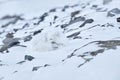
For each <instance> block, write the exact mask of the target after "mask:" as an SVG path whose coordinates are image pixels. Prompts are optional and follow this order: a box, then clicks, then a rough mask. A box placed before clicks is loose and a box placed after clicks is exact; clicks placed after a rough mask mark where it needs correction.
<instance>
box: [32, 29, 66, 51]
mask: <svg viewBox="0 0 120 80" xmlns="http://www.w3.org/2000/svg"><path fill="white" fill-rule="evenodd" d="M66 43H67V38H66V36H65V35H64V34H63V33H62V31H61V30H60V29H58V28H54V29H51V28H50V29H47V30H43V32H41V33H40V34H38V35H36V36H35V37H33V39H32V40H31V45H30V49H31V50H33V51H37V52H45V51H51V50H55V49H59V48H61V47H63V46H65V45H66Z"/></svg>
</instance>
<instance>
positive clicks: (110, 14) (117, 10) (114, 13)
mask: <svg viewBox="0 0 120 80" xmlns="http://www.w3.org/2000/svg"><path fill="white" fill-rule="evenodd" d="M116 14H120V9H118V8H114V9H112V10H110V11H108V14H107V16H108V17H113V16H115V15H116Z"/></svg>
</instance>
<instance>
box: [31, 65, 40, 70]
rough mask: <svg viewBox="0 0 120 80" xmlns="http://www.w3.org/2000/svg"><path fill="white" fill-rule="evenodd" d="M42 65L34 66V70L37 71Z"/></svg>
mask: <svg viewBox="0 0 120 80" xmlns="http://www.w3.org/2000/svg"><path fill="white" fill-rule="evenodd" d="M40 67H42V66H36V67H33V69H32V71H37V70H38V69H39V68H40Z"/></svg>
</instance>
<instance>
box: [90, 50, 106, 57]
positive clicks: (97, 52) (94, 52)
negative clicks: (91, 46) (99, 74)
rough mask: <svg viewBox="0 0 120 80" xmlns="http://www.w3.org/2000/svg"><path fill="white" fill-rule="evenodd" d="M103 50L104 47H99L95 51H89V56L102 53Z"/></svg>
mask: <svg viewBox="0 0 120 80" xmlns="http://www.w3.org/2000/svg"><path fill="white" fill-rule="evenodd" d="M103 52H104V49H99V50H97V51H93V52H90V55H91V56H96V55H97V54H99V53H103Z"/></svg>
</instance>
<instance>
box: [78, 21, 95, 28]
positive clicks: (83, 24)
mask: <svg viewBox="0 0 120 80" xmlns="http://www.w3.org/2000/svg"><path fill="white" fill-rule="evenodd" d="M93 22H94V20H93V19H87V20H86V21H85V22H84V23H82V24H81V25H80V26H79V27H83V26H85V25H86V24H87V23H89V24H90V23H93Z"/></svg>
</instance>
